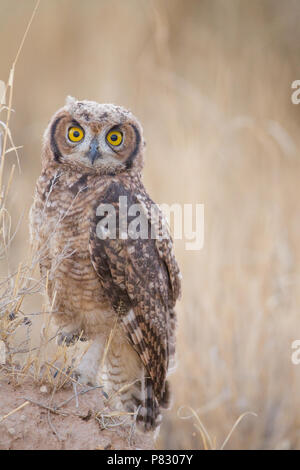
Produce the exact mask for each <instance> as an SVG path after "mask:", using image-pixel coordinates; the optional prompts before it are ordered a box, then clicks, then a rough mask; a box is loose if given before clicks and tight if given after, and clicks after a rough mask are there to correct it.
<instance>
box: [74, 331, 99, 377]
mask: <svg viewBox="0 0 300 470" xmlns="http://www.w3.org/2000/svg"><path fill="white" fill-rule="evenodd" d="M104 346H105V339H104V338H103V336H102V335H101V336H100V335H99V336H97V337H96V338H95V339H94V341H93V343H92V344H91V346H90V347H89V349H88V350H87V352H86V353H85V355H84V356H83V358H82V359H81V362H80V364H79V366H78V367H77V368H76V370H75V371H74V373H73V375H74V377H75V378H76V380H77V381H78V382H79V383H81V384H83V385H90V386H95V385H97V374H98V371H99V367H100V362H101V359H102V355H103V352H104Z"/></svg>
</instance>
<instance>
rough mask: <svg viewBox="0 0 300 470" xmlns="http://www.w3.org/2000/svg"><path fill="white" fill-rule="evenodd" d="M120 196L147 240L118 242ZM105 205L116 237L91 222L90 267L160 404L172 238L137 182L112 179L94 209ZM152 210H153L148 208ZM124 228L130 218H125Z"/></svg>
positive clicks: (171, 301)
mask: <svg viewBox="0 0 300 470" xmlns="http://www.w3.org/2000/svg"><path fill="white" fill-rule="evenodd" d="M120 196H122V197H126V202H127V206H128V208H130V207H131V206H132V205H133V204H139V208H140V213H142V215H143V216H144V217H145V218H146V221H147V228H148V236H147V238H136V239H134V238H131V237H130V236H128V237H127V238H124V234H123V233H121V230H120V229H119V222H120V218H121V217H122V215H121V209H120V205H119V198H120ZM100 203H102V204H105V205H106V204H109V205H111V206H113V207H114V209H115V213H116V237H115V238H102V237H99V234H97V224H98V223H99V221H101V220H102V219H101V217H98V216H97V215H96V207H95V210H94V217H93V220H92V224H91V231H90V244H89V250H90V254H91V259H92V263H93V266H94V268H95V270H96V272H97V274H98V276H99V278H100V282H101V285H102V288H103V289H104V292H105V293H106V295H107V297H108V299H110V302H111V305H112V307H113V309H114V310H115V312H116V313H117V314H118V315H119V317H120V320H121V323H122V324H123V326H124V328H125V330H126V333H127V336H128V338H129V341H130V342H131V344H132V346H133V347H134V349H135V350H136V352H137V353H138V355H139V356H140V358H141V360H142V362H143V364H144V366H145V368H146V371H147V373H148V374H149V376H150V378H151V379H152V381H153V385H154V391H155V395H156V397H157V399H158V401H159V402H160V401H163V395H164V393H165V383H166V382H165V379H166V375H167V371H168V366H169V356H170V354H171V351H170V349H172V342H173V341H174V331H173V329H174V322H175V319H174V311H173V308H174V305H175V303H176V300H177V298H178V297H179V295H180V272H179V268H178V265H177V263H176V260H175V257H174V253H173V245H172V239H171V237H170V235H169V232H168V229H167V227H166V225H165V224H164V222H163V220H164V219H163V217H162V214H161V212H160V210H159V209H158V207H157V206H156V205H155V204H154V203H153V202H152V200H151V199H150V198H149V196H148V195H147V193H146V191H145V189H144V187H143V185H142V183H141V182H140V181H138V182H137V181H136V182H135V185H130V183H128V182H125V184H122V183H121V184H120V181H118V180H117V179H115V180H114V181H113V182H112V183H111V184H110V185H109V186H108V187H107V188H106V190H105V191H104V193H103V194H102V195H101V200H98V201H97V205H99V204H100ZM153 207H154V209H155V210H154V212H151V208H153ZM127 219H128V220H127V223H128V226H129V224H130V222H132V220H133V219H132V217H130V216H127Z"/></svg>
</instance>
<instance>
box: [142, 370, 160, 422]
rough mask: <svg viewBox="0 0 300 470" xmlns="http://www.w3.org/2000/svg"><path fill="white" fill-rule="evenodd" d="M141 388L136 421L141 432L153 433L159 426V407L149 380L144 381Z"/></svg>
mask: <svg viewBox="0 0 300 470" xmlns="http://www.w3.org/2000/svg"><path fill="white" fill-rule="evenodd" d="M141 388H142V389H141V395H142V396H141V402H140V405H139V407H138V411H137V417H136V421H137V423H138V426H139V428H140V429H142V430H143V431H153V430H155V429H156V428H157V427H158V426H159V425H160V424H161V419H162V417H161V414H160V405H159V403H158V400H157V398H156V397H155V395H154V389H153V383H152V380H151V379H150V378H145V379H144V384H142V387H141Z"/></svg>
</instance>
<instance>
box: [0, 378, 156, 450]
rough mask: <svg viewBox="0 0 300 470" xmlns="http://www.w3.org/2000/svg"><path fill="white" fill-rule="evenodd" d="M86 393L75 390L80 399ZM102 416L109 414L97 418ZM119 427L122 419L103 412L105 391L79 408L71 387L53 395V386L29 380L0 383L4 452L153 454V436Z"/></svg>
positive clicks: (86, 399) (2, 380) (1, 380)
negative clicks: (136, 451) (138, 451)
mask: <svg viewBox="0 0 300 470" xmlns="http://www.w3.org/2000/svg"><path fill="white" fill-rule="evenodd" d="M84 390H87V389H86V388H82V389H81V390H79V389H77V393H78V392H79V391H84ZM71 397H73V398H72V399H71V400H70V401H68V403H64V402H65V401H67V400H68V399H70V398H71ZM26 402H27V403H26ZM24 403H26V404H25V405H24V406H23V407H21V405H23V404H24ZM18 407H21V408H19V409H18V410H16V409H17V408H18ZM55 409H56V410H57V411H56V413H55V412H54V410H55ZM100 410H105V411H103V412H101V414H99V415H98V416H96V415H97V413H99V411H100ZM10 412H13V413H12V414H10V415H9V416H7V415H8V414H9V413H10ZM121 421H124V417H120V416H113V412H112V410H108V409H107V408H104V400H103V392H102V389H101V388H98V389H94V390H89V391H88V392H87V393H84V394H81V395H79V396H78V402H77V403H76V399H75V397H74V390H73V388H72V387H68V388H67V389H60V390H58V391H56V392H55V393H54V394H53V391H51V390H50V389H49V386H46V385H44V386H42V387H41V386H40V385H36V384H35V383H34V382H33V381H31V380H30V379H28V378H27V379H26V381H25V382H24V384H22V385H18V386H16V385H13V384H12V383H11V382H10V381H9V380H8V379H7V378H0V449H2V450H3V449H99V450H102V449H151V448H153V441H152V438H151V437H150V436H144V435H140V434H139V433H137V432H132V426H130V425H128V424H127V425H124V424H120V422H121Z"/></svg>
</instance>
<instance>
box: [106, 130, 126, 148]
mask: <svg viewBox="0 0 300 470" xmlns="http://www.w3.org/2000/svg"><path fill="white" fill-rule="evenodd" d="M106 140H107V142H108V143H109V144H110V145H114V146H117V145H120V144H121V143H122V140H123V135H122V132H120V131H110V132H109V133H108V134H107V136H106Z"/></svg>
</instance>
